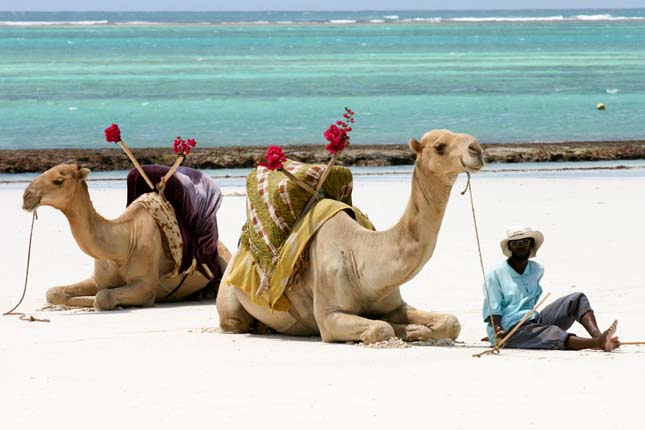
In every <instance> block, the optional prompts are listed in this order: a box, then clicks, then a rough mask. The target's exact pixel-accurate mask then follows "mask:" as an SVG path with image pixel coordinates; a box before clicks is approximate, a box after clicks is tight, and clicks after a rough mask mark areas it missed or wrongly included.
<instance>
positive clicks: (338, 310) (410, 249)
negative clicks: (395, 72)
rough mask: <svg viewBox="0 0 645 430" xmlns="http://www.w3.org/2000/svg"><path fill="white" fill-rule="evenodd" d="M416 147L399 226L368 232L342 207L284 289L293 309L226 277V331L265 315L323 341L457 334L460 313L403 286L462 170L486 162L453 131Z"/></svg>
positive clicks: (222, 304) (273, 323) (422, 260)
mask: <svg viewBox="0 0 645 430" xmlns="http://www.w3.org/2000/svg"><path fill="white" fill-rule="evenodd" d="M410 148H411V149H412V151H413V152H414V153H415V154H416V163H415V167H414V171H413V173H412V192H411V196H410V199H409V202H408V205H407V208H406V210H405V212H404V213H403V216H402V217H401V218H400V220H399V221H398V223H397V224H396V225H395V226H394V227H392V228H390V229H389V230H385V231H380V232H375V231H370V230H367V229H365V228H363V227H361V226H360V225H359V224H358V223H357V222H356V221H355V220H354V219H352V218H351V217H350V216H349V215H348V214H347V213H345V212H339V213H338V214H337V215H334V216H333V217H332V218H331V219H330V220H329V221H327V222H326V223H325V224H324V225H323V226H322V227H321V228H320V230H319V231H318V233H317V234H316V236H314V238H313V239H312V241H311V244H310V248H309V252H310V255H309V261H310V263H309V265H308V266H307V267H306V268H305V269H304V271H303V273H302V274H301V276H300V277H299V278H298V280H297V281H296V282H295V283H294V284H293V285H292V286H291V287H290V288H288V289H287V291H286V293H285V294H287V297H288V299H289V301H290V302H291V307H290V310H289V311H276V310H273V311H272V310H270V309H269V308H267V307H263V306H261V305H258V304H255V303H253V302H251V299H250V298H249V297H247V296H246V295H245V294H244V293H243V292H242V291H241V290H240V289H239V288H237V287H235V286H233V285H230V284H226V283H225V282H223V283H222V285H221V286H220V290H219V294H218V297H217V310H218V312H219V318H220V326H221V328H222V330H223V331H224V332H230V333H246V332H249V331H251V330H252V328H253V327H254V326H255V325H256V323H257V321H259V322H260V323H262V324H264V325H266V326H268V327H270V328H272V329H274V330H276V331H278V332H280V333H283V334H287V335H295V336H317V335H320V336H321V337H322V340H323V341H325V342H344V341H362V342H365V343H374V342H380V341H385V340H387V339H389V338H391V337H394V336H396V337H399V338H401V339H403V340H405V341H417V340H421V341H423V340H436V339H444V338H449V339H456V338H457V337H458V335H459V333H460V330H461V326H460V324H459V321H458V319H457V318H456V317H455V316H454V315H451V314H447V313H438V312H427V311H423V310H418V309H415V308H414V307H412V306H410V305H408V304H407V303H405V302H404V301H403V299H402V297H401V294H400V291H399V287H400V286H401V285H402V284H403V283H405V282H407V281H409V280H410V279H412V278H413V277H414V276H415V275H416V274H417V273H418V272H419V271H420V270H421V268H422V267H423V266H424V265H425V264H426V262H427V261H428V260H429V259H430V257H431V256H432V253H433V251H434V248H435V244H436V242H437V235H438V233H439V229H440V227H441V222H442V219H443V216H444V212H445V209H446V205H447V203H448V198H449V196H450V192H451V189H452V187H453V185H454V183H455V181H456V180H457V176H458V175H459V173H461V172H464V171H471V172H474V171H478V170H480V169H481V168H482V167H483V165H484V162H483V155H482V149H481V146H480V145H479V143H478V142H477V140H476V139H475V138H474V137H473V136H470V135H468V134H461V133H453V132H451V131H449V130H433V131H431V132H428V133H426V134H425V135H424V136H423V138H422V139H421V140H420V141H417V140H415V139H411V140H410ZM229 269H230V267H229ZM227 272H228V271H227ZM227 272H225V273H224V276H223V279H226V278H227V274H228V273H227ZM256 320H257V321H256Z"/></svg>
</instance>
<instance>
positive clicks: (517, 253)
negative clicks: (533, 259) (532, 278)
mask: <svg viewBox="0 0 645 430" xmlns="http://www.w3.org/2000/svg"><path fill="white" fill-rule="evenodd" d="M533 246H535V242H534V241H533V239H532V238H527V239H518V240H509V241H508V249H510V250H511V254H512V255H513V257H515V258H517V259H520V260H527V259H528V258H529V256H530V255H531V249H532V248H533Z"/></svg>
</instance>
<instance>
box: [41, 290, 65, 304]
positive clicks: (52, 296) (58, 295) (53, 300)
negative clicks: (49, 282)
mask: <svg viewBox="0 0 645 430" xmlns="http://www.w3.org/2000/svg"><path fill="white" fill-rule="evenodd" d="M45 298H46V300H47V303H49V304H50V305H64V304H65V302H66V301H67V299H68V298H69V295H68V294H66V293H65V287H53V288H50V289H49V290H47V293H45Z"/></svg>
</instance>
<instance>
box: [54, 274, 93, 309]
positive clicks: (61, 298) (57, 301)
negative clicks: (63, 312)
mask: <svg viewBox="0 0 645 430" xmlns="http://www.w3.org/2000/svg"><path fill="white" fill-rule="evenodd" d="M98 290H99V288H98V285H97V283H96V279H95V278H94V277H93V276H92V277H90V278H87V279H85V280H83V281H80V282H77V283H75V284H72V285H66V286H60V287H53V288H50V289H48V290H47V293H46V299H47V303H49V304H50V305H64V306H83V307H90V308H91V307H92V306H94V296H95V295H96V293H97V292H98Z"/></svg>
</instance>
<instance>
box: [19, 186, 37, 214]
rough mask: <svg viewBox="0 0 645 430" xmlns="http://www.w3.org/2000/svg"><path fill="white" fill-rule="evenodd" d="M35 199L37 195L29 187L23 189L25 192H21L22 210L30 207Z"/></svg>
mask: <svg viewBox="0 0 645 430" xmlns="http://www.w3.org/2000/svg"><path fill="white" fill-rule="evenodd" d="M35 200H37V197H36V195H35V194H34V192H33V191H32V190H31V189H29V188H27V189H25V192H24V193H23V194H22V208H23V209H24V210H30V209H32V208H33V207H34V201H35Z"/></svg>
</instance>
